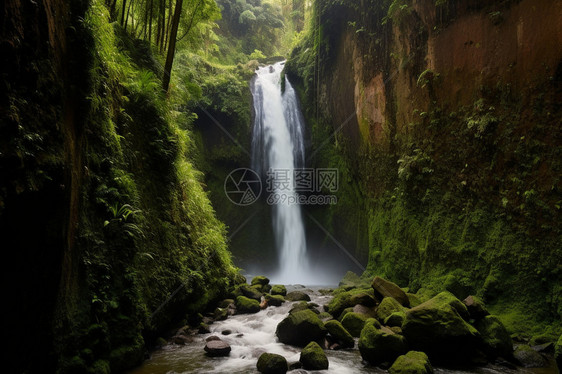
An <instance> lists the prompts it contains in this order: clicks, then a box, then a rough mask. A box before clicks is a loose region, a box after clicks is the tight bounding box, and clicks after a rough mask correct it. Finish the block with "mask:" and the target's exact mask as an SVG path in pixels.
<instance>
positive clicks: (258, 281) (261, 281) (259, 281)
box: [250, 275, 269, 286]
mask: <svg viewBox="0 0 562 374" xmlns="http://www.w3.org/2000/svg"><path fill="white" fill-rule="evenodd" d="M250 284H251V285H252V286H255V285H257V284H259V285H262V286H265V285H267V284H269V279H268V278H267V277H265V276H263V275H258V276H257V277H253V278H252V281H251V282H250Z"/></svg>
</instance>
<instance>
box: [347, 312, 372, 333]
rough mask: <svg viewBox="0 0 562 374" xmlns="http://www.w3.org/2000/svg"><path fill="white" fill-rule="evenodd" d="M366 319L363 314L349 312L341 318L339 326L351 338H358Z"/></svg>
mask: <svg viewBox="0 0 562 374" xmlns="http://www.w3.org/2000/svg"><path fill="white" fill-rule="evenodd" d="M367 319H368V317H367V316H366V315H364V314H358V313H354V312H350V313H347V314H346V315H345V316H344V317H343V318H342V320H341V324H342V326H343V327H344V328H345V329H346V330H347V331H348V332H349V333H350V334H351V336H353V337H355V338H358V337H359V335H360V334H361V330H363V327H364V326H365V321H367Z"/></svg>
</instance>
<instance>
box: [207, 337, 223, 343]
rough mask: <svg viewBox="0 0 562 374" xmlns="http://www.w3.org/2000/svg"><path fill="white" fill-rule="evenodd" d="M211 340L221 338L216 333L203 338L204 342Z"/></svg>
mask: <svg viewBox="0 0 562 374" xmlns="http://www.w3.org/2000/svg"><path fill="white" fill-rule="evenodd" d="M211 340H221V338H219V337H218V336H216V335H211V336H209V337H207V339H205V341H206V342H210V341H211Z"/></svg>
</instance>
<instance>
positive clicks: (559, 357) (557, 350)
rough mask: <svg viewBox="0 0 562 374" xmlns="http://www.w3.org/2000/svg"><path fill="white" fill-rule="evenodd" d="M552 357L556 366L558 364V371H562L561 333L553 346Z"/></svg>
mask: <svg viewBox="0 0 562 374" xmlns="http://www.w3.org/2000/svg"><path fill="white" fill-rule="evenodd" d="M554 359H555V360H556V366H558V372H559V373H562V335H560V338H558V341H557V342H556V345H555V346H554Z"/></svg>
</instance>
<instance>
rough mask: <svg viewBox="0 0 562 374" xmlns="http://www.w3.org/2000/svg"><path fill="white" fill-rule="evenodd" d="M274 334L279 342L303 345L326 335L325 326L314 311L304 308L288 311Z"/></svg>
mask: <svg viewBox="0 0 562 374" xmlns="http://www.w3.org/2000/svg"><path fill="white" fill-rule="evenodd" d="M275 334H276V335H277V337H278V338H279V341H280V342H281V343H285V344H291V345H296V346H299V347H304V346H305V345H307V344H308V343H310V342H311V341H321V340H322V339H323V338H324V336H325V335H326V328H325V327H324V323H323V322H322V321H321V320H320V319H319V318H318V316H317V315H316V313H314V312H313V311H311V310H309V309H306V310H300V311H297V312H294V313H289V316H287V317H286V318H285V319H284V320H282V321H281V322H280V323H279V324H278V325H277V330H276V331H275Z"/></svg>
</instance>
